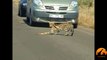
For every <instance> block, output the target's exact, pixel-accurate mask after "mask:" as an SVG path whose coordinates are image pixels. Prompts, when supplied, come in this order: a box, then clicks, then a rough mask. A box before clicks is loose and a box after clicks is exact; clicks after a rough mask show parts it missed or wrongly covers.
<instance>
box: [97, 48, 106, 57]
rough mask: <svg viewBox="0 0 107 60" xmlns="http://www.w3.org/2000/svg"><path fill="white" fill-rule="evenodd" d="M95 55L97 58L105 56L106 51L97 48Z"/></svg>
mask: <svg viewBox="0 0 107 60" xmlns="http://www.w3.org/2000/svg"><path fill="white" fill-rule="evenodd" d="M96 55H99V56H104V55H107V51H106V49H105V48H98V49H97V51H96Z"/></svg>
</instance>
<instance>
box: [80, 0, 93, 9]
mask: <svg viewBox="0 0 107 60" xmlns="http://www.w3.org/2000/svg"><path fill="white" fill-rule="evenodd" d="M93 2H94V0H78V3H79V6H88V7H92V6H93Z"/></svg>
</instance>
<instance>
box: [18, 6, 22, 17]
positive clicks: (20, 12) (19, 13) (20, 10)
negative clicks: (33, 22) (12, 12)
mask: <svg viewBox="0 0 107 60" xmlns="http://www.w3.org/2000/svg"><path fill="white" fill-rule="evenodd" d="M18 15H19V16H20V17H22V16H23V14H22V9H21V8H19V12H18Z"/></svg>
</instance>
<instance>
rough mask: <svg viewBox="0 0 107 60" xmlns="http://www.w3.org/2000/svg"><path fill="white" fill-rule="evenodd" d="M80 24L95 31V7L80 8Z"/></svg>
mask: <svg viewBox="0 0 107 60" xmlns="http://www.w3.org/2000/svg"><path fill="white" fill-rule="evenodd" d="M78 23H79V25H81V26H84V27H88V28H92V29H94V23H95V20H94V7H90V8H88V7H86V6H84V7H79V18H78Z"/></svg>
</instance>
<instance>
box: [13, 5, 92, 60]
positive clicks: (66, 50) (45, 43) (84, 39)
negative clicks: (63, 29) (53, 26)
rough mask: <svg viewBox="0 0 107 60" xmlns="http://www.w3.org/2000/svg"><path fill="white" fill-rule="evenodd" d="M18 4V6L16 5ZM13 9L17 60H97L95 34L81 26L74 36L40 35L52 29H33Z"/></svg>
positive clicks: (16, 8) (14, 7) (15, 55)
mask: <svg viewBox="0 0 107 60" xmlns="http://www.w3.org/2000/svg"><path fill="white" fill-rule="evenodd" d="M13 5H14V4H13ZM17 11H18V7H17V6H16V5H14V6H13V60H94V31H93V30H90V29H87V28H83V27H78V29H75V33H74V36H63V35H39V34H38V33H40V32H45V31H49V28H48V27H39V26H34V27H31V26H29V25H27V24H26V23H25V19H26V18H24V17H19V16H17Z"/></svg>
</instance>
